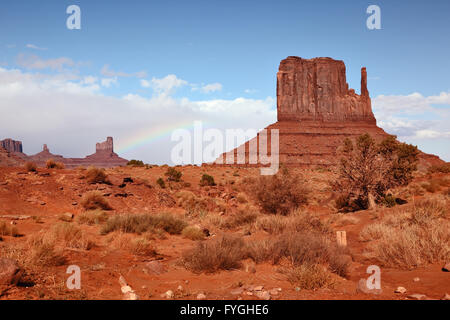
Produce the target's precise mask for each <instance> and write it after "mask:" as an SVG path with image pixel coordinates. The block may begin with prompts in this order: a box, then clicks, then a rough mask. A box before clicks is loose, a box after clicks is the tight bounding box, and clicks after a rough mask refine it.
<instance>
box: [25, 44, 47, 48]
mask: <svg viewBox="0 0 450 320" xmlns="http://www.w3.org/2000/svg"><path fill="white" fill-rule="evenodd" d="M25 47H27V48H29V49H35V50H47V48H42V47H38V46H36V45H34V44H30V43H29V44H27V45H26V46H25Z"/></svg>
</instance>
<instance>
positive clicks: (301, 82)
mask: <svg viewBox="0 0 450 320" xmlns="http://www.w3.org/2000/svg"><path fill="white" fill-rule="evenodd" d="M277 118H278V119H277V120H278V121H277V122H276V123H274V124H272V125H270V126H268V127H267V128H266V129H267V135H268V144H267V149H268V150H269V151H270V150H271V146H270V144H271V143H270V132H271V130H272V129H278V130H279V161H280V163H281V164H283V165H285V166H300V167H314V166H331V165H335V164H336V163H337V161H338V158H337V156H336V151H337V148H338V147H339V146H340V145H342V142H343V141H344V139H345V138H351V139H354V138H356V137H358V136H360V135H362V134H365V133H369V134H370V135H371V136H372V137H374V138H375V139H376V140H381V139H383V138H386V137H387V136H388V134H387V133H386V132H385V131H384V130H383V129H381V128H379V127H378V126H377V124H376V119H375V117H374V115H373V113H372V106H371V100H370V96H369V91H368V89H367V71H366V68H362V69H361V94H360V95H358V94H356V93H355V90H353V89H349V87H348V84H347V80H346V72H345V64H344V62H343V61H339V60H333V59H331V58H314V59H302V58H299V57H288V58H286V59H284V60H283V61H281V63H280V68H279V71H278V74H277ZM260 137H261V134H260V133H259V134H258V135H257V137H255V138H254V139H252V140H250V141H248V142H247V143H245V145H244V146H245V161H244V162H245V164H249V163H250V161H249V159H250V156H253V154H250V153H249V145H254V146H259V140H260ZM264 140H265V139H264ZM264 140H263V141H264ZM244 146H240V147H239V148H237V149H234V150H232V151H230V152H228V153H226V154H224V155H222V156H221V157H219V159H221V161H222V163H225V159H226V156H229V155H231V156H232V155H233V154H234V156H235V159H237V154H238V152H237V150H243V147H244ZM257 150H258V151H257V152H259V148H258V149H257ZM419 158H420V160H421V163H422V164H425V165H430V164H433V163H441V162H442V160H440V159H439V157H437V156H433V155H428V154H425V153H421V154H420V156H419ZM235 163H236V162H235ZM258 163H259V162H258Z"/></svg>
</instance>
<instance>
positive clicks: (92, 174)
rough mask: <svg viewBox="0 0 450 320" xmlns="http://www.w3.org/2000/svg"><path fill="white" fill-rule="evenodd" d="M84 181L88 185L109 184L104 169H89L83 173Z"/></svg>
mask: <svg viewBox="0 0 450 320" xmlns="http://www.w3.org/2000/svg"><path fill="white" fill-rule="evenodd" d="M85 177H86V181H87V182H88V183H90V184H96V183H105V184H109V183H110V182H109V180H108V175H107V174H106V173H105V170H104V169H101V168H96V167H93V166H91V167H89V168H88V169H87V170H86V173H85Z"/></svg>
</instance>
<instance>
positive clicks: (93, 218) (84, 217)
mask: <svg viewBox="0 0 450 320" xmlns="http://www.w3.org/2000/svg"><path fill="white" fill-rule="evenodd" d="M108 218H109V215H108V214H107V213H106V212H105V211H103V210H98V209H97V210H91V211H86V212H82V213H80V214H78V215H77V217H76V220H77V222H78V223H79V224H87V225H94V224H101V223H104V222H106V221H107V220H108Z"/></svg>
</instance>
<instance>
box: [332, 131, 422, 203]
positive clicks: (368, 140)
mask: <svg viewBox="0 0 450 320" xmlns="http://www.w3.org/2000/svg"><path fill="white" fill-rule="evenodd" d="M339 153H340V154H341V156H342V158H341V160H340V166H339V178H338V181H337V182H335V183H334V186H335V187H336V188H337V190H339V191H341V192H342V193H343V194H344V195H345V197H346V199H347V202H348V203H351V204H352V205H350V207H353V208H355V207H357V208H360V209H367V208H372V207H374V206H375V203H376V202H381V201H382V199H383V198H384V197H385V196H386V191H387V190H389V189H391V188H394V187H397V186H404V185H407V184H408V183H409V182H410V181H411V180H412V178H413V172H414V171H415V170H416V169H417V161H418V158H417V156H418V153H419V151H418V150H417V147H415V146H412V145H409V144H405V143H400V142H398V141H396V140H395V137H394V136H390V137H388V138H386V139H384V140H383V141H381V142H380V143H379V144H377V143H376V142H375V140H374V139H373V138H372V137H371V136H370V135H369V134H364V135H361V136H360V137H358V138H357V139H356V141H355V144H353V142H352V141H351V140H350V139H348V138H347V139H346V140H345V141H344V143H343V146H342V147H341V148H340V150H339ZM341 200H342V199H341ZM348 203H347V204H348Z"/></svg>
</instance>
